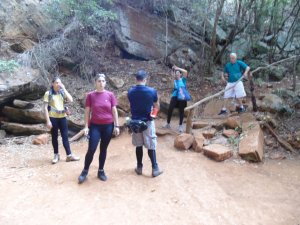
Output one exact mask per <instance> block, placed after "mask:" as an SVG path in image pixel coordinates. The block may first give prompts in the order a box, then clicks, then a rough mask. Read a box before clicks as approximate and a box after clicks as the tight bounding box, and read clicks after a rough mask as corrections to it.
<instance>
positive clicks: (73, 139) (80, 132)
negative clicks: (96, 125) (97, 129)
mask: <svg viewBox="0 0 300 225" xmlns="http://www.w3.org/2000/svg"><path fill="white" fill-rule="evenodd" d="M83 135H84V129H83V130H81V131H79V132H78V133H77V134H75V135H74V136H73V137H72V138H70V142H73V141H77V140H78V139H79V138H81V137H82V136H83Z"/></svg>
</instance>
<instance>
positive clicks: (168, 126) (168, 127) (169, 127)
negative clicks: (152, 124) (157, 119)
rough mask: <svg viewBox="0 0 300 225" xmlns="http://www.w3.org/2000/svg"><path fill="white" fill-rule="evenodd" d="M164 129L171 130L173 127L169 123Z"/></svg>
mask: <svg viewBox="0 0 300 225" xmlns="http://www.w3.org/2000/svg"><path fill="white" fill-rule="evenodd" d="M163 128H165V129H171V125H170V124H169V123H167V124H165V125H164V126H163Z"/></svg>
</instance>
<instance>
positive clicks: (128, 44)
mask: <svg viewBox="0 0 300 225" xmlns="http://www.w3.org/2000/svg"><path fill="white" fill-rule="evenodd" d="M117 14H118V17H119V20H118V23H115V24H114V32H115V38H116V43H117V45H118V46H119V47H120V48H121V49H122V50H124V51H125V52H128V53H130V54H132V55H134V56H136V57H139V58H143V59H147V60H150V59H159V58H163V57H165V56H166V52H165V39H166V36H165V21H164V20H162V19H161V18H159V17H155V16H151V15H150V14H147V13H145V12H141V11H139V10H136V9H134V8H132V7H129V6H126V5H123V6H120V7H119V8H118V10H117ZM168 29H169V36H168V52H167V55H169V54H170V53H171V52H174V51H175V50H176V49H178V48H179V47H181V46H186V45H189V46H190V45H195V44H197V45H201V43H200V42H199V41H196V40H195V39H194V38H191V34H187V33H186V32H183V31H182V30H181V29H178V27H177V26H176V25H174V24H173V23H169V26H168Z"/></svg>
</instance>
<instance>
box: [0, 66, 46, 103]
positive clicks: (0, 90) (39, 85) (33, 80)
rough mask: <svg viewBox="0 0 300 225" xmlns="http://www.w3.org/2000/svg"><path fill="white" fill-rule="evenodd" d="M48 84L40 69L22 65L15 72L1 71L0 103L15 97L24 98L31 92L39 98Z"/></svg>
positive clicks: (34, 96) (32, 95)
mask: <svg viewBox="0 0 300 225" xmlns="http://www.w3.org/2000/svg"><path fill="white" fill-rule="evenodd" d="M47 86H48V85H46V82H45V81H44V80H43V78H42V76H41V74H40V72H39V70H33V69H30V68H26V67H20V68H18V69H17V70H16V71H15V72H3V73H0V105H3V104H4V103H6V102H8V101H11V100H13V99H15V98H19V99H24V98H26V95H29V94H31V98H34V99H39V98H40V97H42V96H43V94H44V93H45V91H46V90H47Z"/></svg>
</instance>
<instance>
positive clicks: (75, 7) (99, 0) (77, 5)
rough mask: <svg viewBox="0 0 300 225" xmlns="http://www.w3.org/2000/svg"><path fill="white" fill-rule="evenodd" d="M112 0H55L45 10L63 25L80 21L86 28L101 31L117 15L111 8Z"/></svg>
mask: <svg viewBox="0 0 300 225" xmlns="http://www.w3.org/2000/svg"><path fill="white" fill-rule="evenodd" d="M112 3H113V1H112V0H53V1H51V2H49V3H48V4H47V5H46V8H45V10H46V11H47V12H48V14H49V15H50V17H51V19H52V20H54V21H56V22H59V23H61V24H62V25H63V26H66V25H68V24H70V23H71V22H72V21H74V20H75V21H78V22H79V23H80V24H81V25H82V26H83V27H84V28H90V29H93V31H95V32H97V33H101V31H103V28H104V27H106V26H107V24H108V22H109V21H111V20H114V19H115V18H116V15H115V14H114V13H113V12H112V11H111V10H110V7H111V6H112Z"/></svg>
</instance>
